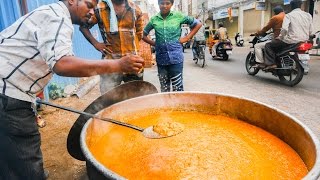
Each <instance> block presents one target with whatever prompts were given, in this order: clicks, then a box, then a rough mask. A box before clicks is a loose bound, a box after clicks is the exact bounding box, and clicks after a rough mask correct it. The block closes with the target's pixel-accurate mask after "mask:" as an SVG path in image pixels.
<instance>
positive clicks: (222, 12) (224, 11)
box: [213, 8, 238, 20]
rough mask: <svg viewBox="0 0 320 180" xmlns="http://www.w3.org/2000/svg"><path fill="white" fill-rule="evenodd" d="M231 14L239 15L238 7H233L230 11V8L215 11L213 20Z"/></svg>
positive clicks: (233, 15)
mask: <svg viewBox="0 0 320 180" xmlns="http://www.w3.org/2000/svg"><path fill="white" fill-rule="evenodd" d="M228 9H229V11H228ZM229 14H231V16H232V17H237V16H238V9H233V8H231V12H230V8H224V9H220V10H218V11H215V12H214V13H213V20H216V19H223V18H227V17H229Z"/></svg>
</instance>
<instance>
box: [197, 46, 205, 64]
mask: <svg viewBox="0 0 320 180" xmlns="http://www.w3.org/2000/svg"><path fill="white" fill-rule="evenodd" d="M199 61H200V66H201V67H202V68H203V67H204V65H205V62H206V53H205V47H200V48H199Z"/></svg>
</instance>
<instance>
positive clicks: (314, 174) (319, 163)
mask: <svg viewBox="0 0 320 180" xmlns="http://www.w3.org/2000/svg"><path fill="white" fill-rule="evenodd" d="M169 94H170V95H175V94H193V95H194V94H202V95H216V96H223V97H231V98H236V99H241V100H247V101H250V102H254V103H257V104H259V105H262V106H265V107H267V108H270V109H272V110H275V111H277V112H278V113H280V114H283V115H285V116H287V117H289V118H290V119H291V120H293V121H294V122H295V123H297V124H298V125H300V126H301V127H302V128H303V129H304V130H305V132H306V133H308V135H309V136H310V138H311V139H312V141H313V143H314V146H315V149H316V160H315V163H314V165H313V167H312V169H311V170H310V171H309V172H308V174H307V175H306V176H305V177H303V179H308V180H309V179H310V180H317V179H318V177H320V171H318V170H319V169H320V141H319V139H318V138H317V136H316V135H315V134H314V133H313V132H312V131H311V129H310V128H308V127H307V126H306V125H305V124H304V123H302V122H301V121H299V120H298V119H297V118H296V117H294V116H292V115H290V114H288V113H286V112H284V111H282V110H280V109H277V108H275V107H274V106H271V105H268V104H265V103H262V102H259V101H256V100H253V99H250V98H245V97H242V96H235V95H230V94H224V93H215V92H199V91H182V92H165V93H156V94H149V95H144V96H139V97H135V98H132V99H128V100H124V101H121V102H118V103H116V104H117V105H121V104H122V103H126V102H127V101H130V100H135V99H139V98H151V97H152V96H159V95H161V96H167V95H169ZM111 106H112V105H111ZM111 106H109V107H111ZM107 108H108V107H107ZM98 113H99V112H98ZM91 121H92V119H90V120H88V121H87V122H86V124H85V125H84V127H83V129H82V131H81V135H80V146H81V150H82V152H83V154H84V155H85V157H86V160H87V161H89V162H90V163H92V164H93V165H94V166H95V167H96V168H97V170H98V171H99V172H100V173H102V174H103V175H105V176H109V177H111V178H112V179H125V178H124V177H122V176H120V175H118V174H117V173H115V172H113V171H111V170H110V169H108V168H106V167H105V166H104V165H102V164H101V163H100V162H99V161H98V160H97V159H96V158H95V157H94V156H93V155H92V153H91V152H90V150H89V148H88V146H87V144H86V135H87V128H88V126H89V124H90V123H91ZM271 134H272V133H271Z"/></svg>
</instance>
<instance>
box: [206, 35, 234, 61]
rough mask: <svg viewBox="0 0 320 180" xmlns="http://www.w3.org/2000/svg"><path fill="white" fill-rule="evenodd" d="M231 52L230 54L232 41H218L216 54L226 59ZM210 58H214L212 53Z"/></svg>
mask: <svg viewBox="0 0 320 180" xmlns="http://www.w3.org/2000/svg"><path fill="white" fill-rule="evenodd" d="M211 54H212V53H211ZM231 54H232V43H231V41H230V39H226V40H223V41H219V42H218V45H217V46H216V56H217V57H221V58H222V59H223V60H228V59H229V55H231ZM212 58H215V56H213V55H212Z"/></svg>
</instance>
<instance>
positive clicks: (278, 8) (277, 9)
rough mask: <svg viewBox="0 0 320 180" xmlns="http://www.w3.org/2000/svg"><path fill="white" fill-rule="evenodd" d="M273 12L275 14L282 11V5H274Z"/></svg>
mask: <svg viewBox="0 0 320 180" xmlns="http://www.w3.org/2000/svg"><path fill="white" fill-rule="evenodd" d="M273 12H274V14H275V15H277V14H279V13H281V12H283V8H282V6H280V5H279V6H276V7H274V8H273Z"/></svg>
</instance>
